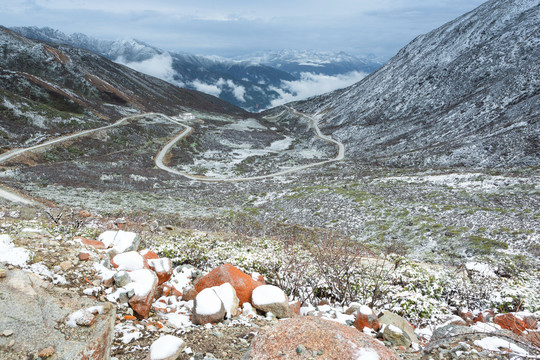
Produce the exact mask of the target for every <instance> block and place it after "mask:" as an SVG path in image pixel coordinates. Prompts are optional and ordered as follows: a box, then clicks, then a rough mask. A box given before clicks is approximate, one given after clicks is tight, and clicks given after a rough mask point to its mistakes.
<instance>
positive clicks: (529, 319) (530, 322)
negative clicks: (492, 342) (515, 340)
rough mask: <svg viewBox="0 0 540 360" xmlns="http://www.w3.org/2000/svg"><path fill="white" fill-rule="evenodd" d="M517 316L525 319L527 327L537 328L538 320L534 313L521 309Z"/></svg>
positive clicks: (524, 322)
mask: <svg viewBox="0 0 540 360" xmlns="http://www.w3.org/2000/svg"><path fill="white" fill-rule="evenodd" d="M516 316H517V317H518V318H519V319H521V320H522V321H523V324H524V325H525V328H526V329H531V330H532V329H536V325H537V321H536V316H534V314H532V313H530V312H528V311H520V312H517V313H516Z"/></svg>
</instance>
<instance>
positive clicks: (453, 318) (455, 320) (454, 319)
mask: <svg viewBox="0 0 540 360" xmlns="http://www.w3.org/2000/svg"><path fill="white" fill-rule="evenodd" d="M445 324H454V325H459V326H467V321H465V319H463V318H462V317H461V316H457V315H450V316H449V317H448V318H447V319H446V320H445Z"/></svg>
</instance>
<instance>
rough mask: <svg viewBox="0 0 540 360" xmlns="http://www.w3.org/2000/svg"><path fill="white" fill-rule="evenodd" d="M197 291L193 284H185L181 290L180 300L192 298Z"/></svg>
mask: <svg viewBox="0 0 540 360" xmlns="http://www.w3.org/2000/svg"><path fill="white" fill-rule="evenodd" d="M198 293H199V292H198V291H197V290H195V288H194V287H193V286H187V287H185V288H184V289H183V290H182V301H190V300H194V299H195V297H196V296H197V294H198Z"/></svg>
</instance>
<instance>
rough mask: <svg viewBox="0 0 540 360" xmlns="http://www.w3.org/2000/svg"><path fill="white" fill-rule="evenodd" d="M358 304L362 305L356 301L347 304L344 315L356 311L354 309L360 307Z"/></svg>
mask: <svg viewBox="0 0 540 360" xmlns="http://www.w3.org/2000/svg"><path fill="white" fill-rule="evenodd" d="M360 306H362V305H361V304H359V303H356V302H353V303H351V304H350V305H349V307H348V308H347V310H345V314H346V315H352V314H354V313H356V311H358V309H360Z"/></svg>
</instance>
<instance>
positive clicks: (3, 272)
mask: <svg viewBox="0 0 540 360" xmlns="http://www.w3.org/2000/svg"><path fill="white" fill-rule="evenodd" d="M6 276H7V270H6V269H0V279H3V278H5V277H6Z"/></svg>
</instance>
